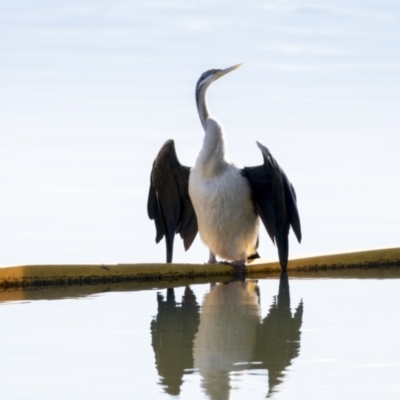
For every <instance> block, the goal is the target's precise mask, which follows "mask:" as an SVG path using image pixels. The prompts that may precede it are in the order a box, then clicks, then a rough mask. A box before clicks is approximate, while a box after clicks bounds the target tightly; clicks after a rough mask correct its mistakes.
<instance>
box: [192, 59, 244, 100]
mask: <svg viewBox="0 0 400 400" xmlns="http://www.w3.org/2000/svg"><path fill="white" fill-rule="evenodd" d="M241 65H242V64H236V65H234V66H233V67H229V68H225V69H210V70H209V71H206V72H204V73H203V74H202V75H201V76H200V78H199V80H198V81H197V85H196V97H197V93H199V91H200V90H201V89H202V88H203V89H204V88H207V87H208V86H210V84H211V83H212V82H214V81H216V80H217V79H219V78H221V76H224V75H226V74H227V73H229V72H231V71H233V70H235V69H236V68H239V67H240V66H241Z"/></svg>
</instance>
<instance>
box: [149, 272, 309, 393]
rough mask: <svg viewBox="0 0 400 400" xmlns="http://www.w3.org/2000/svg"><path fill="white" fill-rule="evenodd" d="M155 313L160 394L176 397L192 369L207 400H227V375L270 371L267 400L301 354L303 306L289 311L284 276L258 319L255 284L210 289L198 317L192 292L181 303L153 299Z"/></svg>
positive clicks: (170, 292) (170, 293)
mask: <svg viewBox="0 0 400 400" xmlns="http://www.w3.org/2000/svg"><path fill="white" fill-rule="evenodd" d="M157 299H158V313H157V316H156V318H155V319H154V320H153V321H152V323H151V333H152V345H153V349H154V352H155V358H156V366H157V370H158V374H159V375H160V377H161V384H162V385H163V386H164V390H165V391H166V392H167V393H169V394H171V395H177V394H179V393H180V390H181V385H182V383H183V376H184V374H187V373H191V372H192V371H193V368H195V369H196V370H197V371H198V372H199V373H200V375H201V379H202V383H201V385H202V388H203V391H204V392H205V394H206V395H207V397H209V398H210V399H228V398H229V394H230V391H231V390H232V386H231V381H230V379H231V377H230V374H231V372H236V373H237V372H240V371H245V370H254V369H257V370H265V372H266V370H268V380H269V388H268V395H269V396H270V395H271V394H272V393H273V392H274V391H275V390H276V386H277V385H278V384H279V383H281V382H282V379H283V375H284V371H285V370H286V368H287V367H288V366H289V365H290V364H291V362H292V360H293V359H294V358H296V357H297V356H298V355H299V352H300V335H301V333H300V328H301V324H302V318H303V303H302V302H300V304H299V305H298V306H297V308H296V310H295V313H294V315H292V313H291V309H290V293H289V282H288V277H287V274H286V273H282V275H281V278H280V282H279V293H278V296H276V297H275V298H274V300H273V303H272V305H271V307H270V309H269V312H268V315H267V316H266V317H265V318H264V319H262V317H261V310H260V293H259V288H258V286H257V282H256V281H252V280H247V281H232V282H229V283H225V284H222V283H217V284H211V288H210V291H209V293H207V294H206V295H205V296H204V299H203V303H202V307H201V313H199V306H198V304H197V302H196V297H195V295H194V293H193V291H192V290H191V289H190V288H186V289H185V293H184V295H183V298H182V303H180V304H179V303H177V302H176V301H175V296H174V290H173V289H168V291H167V298H166V300H164V298H163V297H162V296H161V295H160V294H157Z"/></svg>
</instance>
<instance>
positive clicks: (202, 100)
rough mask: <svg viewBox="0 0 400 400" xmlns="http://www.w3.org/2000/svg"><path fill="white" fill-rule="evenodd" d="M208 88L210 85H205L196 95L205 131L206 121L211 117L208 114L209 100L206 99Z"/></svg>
mask: <svg viewBox="0 0 400 400" xmlns="http://www.w3.org/2000/svg"><path fill="white" fill-rule="evenodd" d="M207 88H208V85H203V86H202V87H200V89H199V90H198V91H197V93H196V104H197V111H198V112H199V117H200V121H201V124H202V125H203V128H204V129H205V124H206V120H207V118H208V117H209V116H210V113H209V112H208V107H207V99H206V92H207Z"/></svg>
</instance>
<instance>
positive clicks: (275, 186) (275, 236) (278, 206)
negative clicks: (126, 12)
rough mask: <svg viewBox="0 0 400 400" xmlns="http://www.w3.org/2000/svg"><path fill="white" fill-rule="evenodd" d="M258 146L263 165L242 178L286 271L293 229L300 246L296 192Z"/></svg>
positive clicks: (262, 146)
mask: <svg viewBox="0 0 400 400" xmlns="http://www.w3.org/2000/svg"><path fill="white" fill-rule="evenodd" d="M257 146H258V147H259V149H260V150H261V152H262V154H263V158H264V164H263V165H260V166H257V167H245V168H243V170H242V171H243V172H242V174H243V176H245V177H246V178H247V179H248V181H249V183H250V188H251V192H252V197H253V201H254V206H255V209H256V212H257V214H258V215H259V216H260V218H261V220H262V222H263V224H264V226H265V228H266V230H267V232H268V234H269V236H270V238H271V240H272V241H273V242H274V243H276V245H277V247H278V254H279V261H280V264H281V266H282V268H283V269H286V266H287V261H288V254H289V242H288V234H289V228H290V226H292V229H293V232H294V233H295V235H296V237H297V240H298V241H299V242H301V226H300V218H299V213H298V211H297V203H296V201H297V200H296V192H295V190H294V187H293V185H292V184H291V183H290V181H289V179H288V178H287V176H286V174H285V172H284V171H283V170H282V168H281V167H280V166H279V164H278V163H277V162H276V160H275V158H274V157H272V155H271V153H270V152H269V150H268V149H267V148H266V147H265V146H264V145H263V144H261V143H259V142H257Z"/></svg>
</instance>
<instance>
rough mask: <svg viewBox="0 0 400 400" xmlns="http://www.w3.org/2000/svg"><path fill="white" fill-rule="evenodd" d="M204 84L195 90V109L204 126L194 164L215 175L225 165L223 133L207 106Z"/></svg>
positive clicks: (207, 173)
mask: <svg viewBox="0 0 400 400" xmlns="http://www.w3.org/2000/svg"><path fill="white" fill-rule="evenodd" d="M208 86H209V85H207V84H205V85H203V86H201V87H200V89H199V90H198V91H197V92H196V103H197V110H198V112H199V117H200V121H201V124H202V125H203V128H204V141H203V146H202V148H201V151H200V153H199V156H198V158H197V162H196V165H197V167H198V168H200V169H201V170H202V173H203V174H204V175H205V176H215V175H218V174H219V173H221V172H222V171H223V170H224V168H225V167H226V165H227V163H228V160H227V158H226V156H225V135H224V131H223V128H222V126H221V124H220V123H219V122H218V120H217V119H215V118H214V117H213V116H211V115H210V113H209V111H208V107H207V100H206V91H207V88H208Z"/></svg>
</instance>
